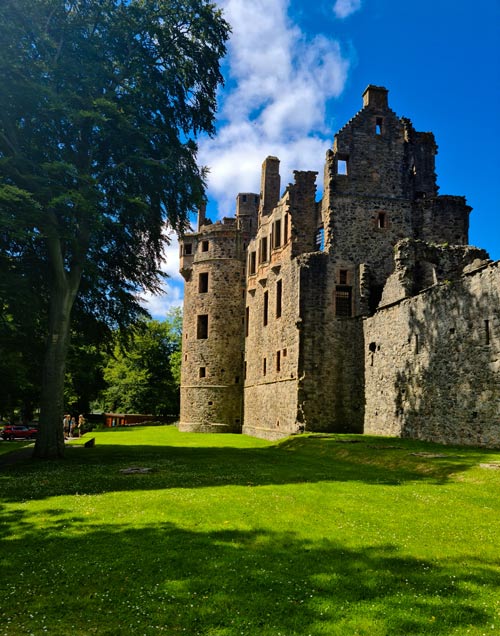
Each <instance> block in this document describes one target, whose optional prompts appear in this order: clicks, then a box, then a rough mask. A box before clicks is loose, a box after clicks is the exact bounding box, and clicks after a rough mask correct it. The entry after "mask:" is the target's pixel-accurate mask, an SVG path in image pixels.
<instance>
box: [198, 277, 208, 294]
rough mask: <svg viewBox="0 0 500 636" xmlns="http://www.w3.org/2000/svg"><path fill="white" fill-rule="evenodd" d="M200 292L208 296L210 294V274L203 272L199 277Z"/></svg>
mask: <svg viewBox="0 0 500 636" xmlns="http://www.w3.org/2000/svg"><path fill="white" fill-rule="evenodd" d="M198 292H199V293H200V294H206V293H207V292H208V272H201V274H200V275H199V277H198Z"/></svg>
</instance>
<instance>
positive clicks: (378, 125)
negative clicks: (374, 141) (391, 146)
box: [375, 117, 384, 135]
mask: <svg viewBox="0 0 500 636" xmlns="http://www.w3.org/2000/svg"><path fill="white" fill-rule="evenodd" d="M383 123H384V120H383V119H382V117H377V120H376V122H375V134H377V135H381V134H382V124H383Z"/></svg>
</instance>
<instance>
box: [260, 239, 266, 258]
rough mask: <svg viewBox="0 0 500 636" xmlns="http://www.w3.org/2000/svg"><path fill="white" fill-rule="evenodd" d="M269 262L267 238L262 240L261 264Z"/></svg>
mask: <svg viewBox="0 0 500 636" xmlns="http://www.w3.org/2000/svg"><path fill="white" fill-rule="evenodd" d="M266 261H267V236H265V237H264V238H261V239H260V259H259V262H260V263H265V262H266Z"/></svg>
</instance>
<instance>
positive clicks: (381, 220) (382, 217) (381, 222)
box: [377, 212, 387, 229]
mask: <svg viewBox="0 0 500 636" xmlns="http://www.w3.org/2000/svg"><path fill="white" fill-rule="evenodd" d="M386 225H387V219H386V214H385V212H379V213H378V216H377V227H378V228H380V229H383V228H384V227H386Z"/></svg>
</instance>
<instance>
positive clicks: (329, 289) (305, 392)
mask: <svg viewBox="0 0 500 636" xmlns="http://www.w3.org/2000/svg"><path fill="white" fill-rule="evenodd" d="M300 273H301V295H300V297H301V322H300V326H301V354H300V370H301V371H300V383H299V394H298V406H299V413H300V418H301V421H302V422H303V425H304V429H305V430H306V431H328V432H336V433H347V432H349V433H361V432H362V431H363V407H364V394H363V362H364V358H363V329H362V322H361V320H360V319H353V318H348V317H336V316H335V315H334V312H335V304H334V293H335V281H336V279H335V273H334V272H333V271H332V267H331V264H330V263H329V261H328V257H327V255H326V254H323V253H315V254H308V255H306V256H304V257H302V258H301V259H300Z"/></svg>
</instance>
